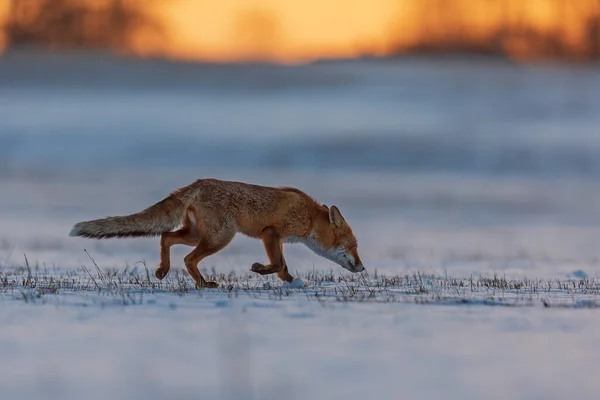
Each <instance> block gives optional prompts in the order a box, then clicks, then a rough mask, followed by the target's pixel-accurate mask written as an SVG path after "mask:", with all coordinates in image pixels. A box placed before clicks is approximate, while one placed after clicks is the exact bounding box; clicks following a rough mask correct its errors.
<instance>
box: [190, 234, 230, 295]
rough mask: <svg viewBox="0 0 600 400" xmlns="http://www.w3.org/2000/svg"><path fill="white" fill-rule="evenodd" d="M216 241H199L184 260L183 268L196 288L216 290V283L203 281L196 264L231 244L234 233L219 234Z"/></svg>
mask: <svg viewBox="0 0 600 400" xmlns="http://www.w3.org/2000/svg"><path fill="white" fill-rule="evenodd" d="M218 236H219V237H218V240H215V239H214V238H213V240H211V241H210V242H209V241H207V240H206V239H202V240H200V243H198V245H197V246H196V248H195V249H194V250H192V251H191V252H190V253H189V254H188V255H187V256H185V258H184V260H183V261H184V263H185V266H186V268H187V270H188V273H189V274H190V276H191V277H192V279H193V280H194V282H196V285H197V286H198V287H204V288H218V287H219V285H218V284H217V283H216V282H208V281H206V280H205V279H204V277H203V276H202V274H201V273H200V270H199V269H198V263H199V262H200V261H202V259H203V258H206V257H208V256H210V255H211V254H215V253H216V252H218V251H219V250H221V249H223V248H224V247H225V246H227V245H228V244H229V242H231V240H232V239H233V237H234V236H235V231H234V230H231V231H227V232H221V234H220V235H218Z"/></svg>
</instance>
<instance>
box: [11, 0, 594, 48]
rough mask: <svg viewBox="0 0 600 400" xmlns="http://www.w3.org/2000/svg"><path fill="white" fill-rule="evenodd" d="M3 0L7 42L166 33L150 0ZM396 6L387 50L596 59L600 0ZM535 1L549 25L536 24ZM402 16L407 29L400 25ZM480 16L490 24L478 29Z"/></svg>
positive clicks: (81, 43) (455, 0) (102, 43)
mask: <svg viewBox="0 0 600 400" xmlns="http://www.w3.org/2000/svg"><path fill="white" fill-rule="evenodd" d="M8 1H10V7H9V14H8V18H7V20H6V22H5V24H4V26H3V31H4V37H5V40H6V43H7V44H8V46H9V47H18V46H38V47H59V48H106V49H111V50H121V51H134V49H133V48H134V42H135V39H136V37H137V35H139V34H140V32H142V31H143V32H144V34H146V35H147V34H148V33H151V34H152V35H154V36H153V38H154V40H161V39H162V38H164V27H163V26H162V25H161V22H160V19H159V18H158V16H157V15H156V14H152V13H151V12H150V9H151V5H152V3H153V2H154V0H8ZM165 4H166V3H164V2H163V3H161V6H162V7H165ZM398 5H399V10H400V11H399V12H398V15H397V16H396V17H395V19H394V21H393V23H392V26H393V28H392V29H391V31H390V32H389V33H388V35H387V36H388V40H389V42H390V43H391V46H390V50H389V52H388V53H389V54H391V55H393V54H400V53H407V52H429V53H444V52H461V53H465V52H466V53H481V54H490V55H509V56H517V58H518V57H525V58H532V57H537V58H564V59H569V58H570V59H600V0H577V1H574V0H538V1H536V2H531V1H526V0H398ZM536 7H537V9H536ZM540 7H543V8H544V12H545V13H546V18H547V19H550V20H551V21H550V22H551V23H550V24H548V23H546V24H544V25H543V26H540V24H539V21H537V22H536V13H537V14H539V12H540ZM343 12H344V11H343V10H340V13H343ZM490 16H491V18H490ZM408 18H410V19H411V21H410V25H411V26H412V27H413V29H412V30H411V32H407V30H405V29H404V27H405V26H407V24H406V22H407V19H408ZM246 19H247V18H246ZM482 21H485V24H487V25H488V26H487V27H484V29H482V27H481V25H482ZM275 22H277V21H275ZM546 22H548V21H546ZM274 26H275V25H274ZM415 26H416V31H415V29H414V27H415ZM271 28H272V27H271ZM263 31H264V29H263ZM261 32H262V31H261ZM265 35H266V36H268V37H270V36H272V35H271V33H269V32H267V33H264V32H263V36H265ZM250 39H252V38H249V39H248V40H250Z"/></svg>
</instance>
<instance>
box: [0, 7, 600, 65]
mask: <svg viewBox="0 0 600 400" xmlns="http://www.w3.org/2000/svg"><path fill="white" fill-rule="evenodd" d="M9 1H10V0H0V23H1V22H2V20H3V15H6V14H7V11H8V7H7V5H8V4H9ZM95 1H97V2H100V1H103V0H95ZM136 1H140V4H143V3H142V2H141V0H136ZM577 3H578V4H577V7H575V6H572V5H568V4H570V3H569V2H568V1H567V0H564V4H567V6H564V7H562V8H561V6H560V1H556V0H528V1H527V2H523V1H510V0H497V1H489V0H486V1H484V0H352V1H351V2H348V1H347V0H327V1H323V0H303V1H297V0H260V1H259V0H219V1H213V0H177V1H168V2H167V1H161V2H156V3H151V2H150V3H148V4H153V6H152V7H151V9H150V12H151V14H152V15H155V16H156V17H157V19H158V20H159V21H160V22H161V23H162V25H163V26H164V28H165V37H164V38H162V39H161V40H157V38H156V36H153V35H151V34H148V33H146V32H144V31H140V32H138V33H137V34H136V35H135V37H134V40H133V41H132V43H131V44H130V47H131V49H130V50H131V51H133V52H134V53H136V54H138V55H141V56H160V57H168V58H175V59H187V60H205V61H229V62H235V61H246V60H269V61H278V62H284V63H294V62H302V61H310V60H314V59H319V58H342V57H356V56H361V55H365V54H368V55H387V54H390V53H391V52H393V51H398V50H402V49H410V48H414V47H419V46H421V47H426V48H427V47H432V46H433V47H435V46H439V47H440V48H443V46H448V44H450V45H453V44H456V43H470V44H471V45H472V46H474V47H477V46H480V47H484V46H489V43H491V42H492V41H493V40H499V39H498V38H497V35H498V33H497V32H502V29H503V27H504V25H507V24H508V26H511V27H512V28H513V29H515V28H514V26H517V30H518V29H521V28H519V26H520V25H519V24H522V25H524V24H526V25H527V29H529V31H527V30H526V29H525V28H523V29H521V30H520V31H519V30H518V32H521V33H519V34H517V35H513V36H511V37H502V38H501V39H502V40H503V42H502V46H503V49H504V50H505V51H507V52H508V53H509V54H510V55H512V56H514V57H516V58H521V57H522V58H527V57H531V56H535V54H542V55H543V54H545V53H550V52H551V51H553V48H549V47H548V46H550V45H548V43H547V42H548V41H546V42H544V41H543V40H540V39H539V38H538V37H537V36H535V35H533V34H532V33H531V31H534V32H538V33H539V34H540V35H548V34H553V35H555V36H556V37H559V38H560V40H562V41H563V47H564V46H567V47H568V49H567V50H568V51H569V52H572V53H573V54H577V53H578V52H579V53H580V52H582V51H584V47H583V44H582V43H583V41H584V40H588V38H586V35H589V29H590V28H589V26H588V25H586V24H588V23H589V19H588V18H589V16H593V15H600V5H598V2H596V0H579V1H578V2H577ZM599 29H600V28H599ZM538 33H536V34H538ZM494 35H496V36H494ZM525 35H529V36H530V37H525ZM540 37H542V36H540ZM532 38H533V39H532ZM536 40H537V42H536ZM599 42H600V39H599ZM2 43H3V40H2V37H1V36H0V49H1V48H2ZM547 47H548V48H547Z"/></svg>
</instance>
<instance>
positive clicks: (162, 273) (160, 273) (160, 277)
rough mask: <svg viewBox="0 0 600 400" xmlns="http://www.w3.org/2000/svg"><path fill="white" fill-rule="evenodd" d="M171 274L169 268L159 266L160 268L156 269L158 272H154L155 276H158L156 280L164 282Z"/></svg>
mask: <svg viewBox="0 0 600 400" xmlns="http://www.w3.org/2000/svg"><path fill="white" fill-rule="evenodd" d="M168 273H169V268H165V267H162V266H159V267H158V268H156V271H154V276H156V278H157V279H158V280H161V281H162V280H163V278H164V277H165V276H167V274H168Z"/></svg>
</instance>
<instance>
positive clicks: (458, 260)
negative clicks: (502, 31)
mask: <svg viewBox="0 0 600 400" xmlns="http://www.w3.org/2000/svg"><path fill="white" fill-rule="evenodd" d="M598 93H600V73H598V70H597V69H594V68H588V67H573V68H568V67H565V66H554V67H525V66H515V65H510V64H508V63H500V62H493V61H484V60H467V61H465V60H462V61H461V60H446V61H445V63H444V64H437V63H436V62H435V61H431V60H429V61H427V60H418V59H403V60H389V61H385V62H379V61H364V62H354V63H352V62H346V63H322V64H316V65H310V66H301V67H268V66H206V65H204V66H203V65H195V64H172V63H166V62H160V61H155V62H137V61H132V60H129V61H123V60H118V59H115V58H111V57H107V56H105V55H93V54H91V55H90V54H88V55H85V56H69V55H61V56H52V57H48V56H40V55H36V54H24V55H23V54H21V55H18V54H17V55H9V56H4V57H2V58H0V397H2V398H19V399H37V398H52V399H54V398H56V399H58V398H60V399H63V398H64V399H79V398H86V399H88V398H91V399H95V398H98V399H105V398H115V399H132V398H140V399H159V398H175V399H177V398H181V399H187V398H206V399H213V398H215V399H216V398H219V399H275V398H290V399H303V398H315V399H321V398H324V399H338V398H339V399H364V398H366V397H369V398H411V399H413V398H419V399H437V398H450V399H466V398H468V399H481V398H486V399H487V398H498V399H506V398H515V399H518V398H544V399H554V398H556V399H563V398H567V397H572V396H576V397H577V398H581V399H593V398H597V393H598V392H599V390H600V383H598V379H597V375H598V374H597V365H599V361H600V359H599V358H600V352H598V351H596V350H595V348H596V345H597V343H598V334H597V332H599V331H600V323H599V322H598V321H599V319H598V313H599V312H600V310H599V309H598V308H597V306H598V305H599V304H600V295H599V292H600V281H599V277H600V258H599V257H600V253H599V252H598V245H597V244H598V238H600V207H599V206H598V204H600V187H599V186H598V184H597V182H598V177H600V162H599V161H598V160H600V146H599V145H598V138H599V136H598V134H597V133H598V132H599V131H600V130H599V128H600V119H599V114H598V112H597V110H598V109H600V96H599V95H598ZM199 177H217V178H222V179H234V180H242V181H248V182H254V183H259V184H265V185H286V186H295V187H298V188H300V189H303V190H305V191H306V192H308V193H309V194H311V195H312V196H314V197H315V198H316V199H318V200H319V201H321V202H323V203H325V204H328V205H331V204H336V205H338V206H339V207H340V209H341V211H342V213H343V214H344V215H345V217H346V219H347V220H348V221H349V222H350V224H351V225H352V227H353V228H354V231H355V233H356V236H357V238H358V240H359V253H360V254H361V258H362V259H363V262H364V264H365V266H366V267H367V272H368V275H366V276H361V277H360V279H358V278H357V276H355V275H350V274H348V273H346V272H344V270H343V269H342V268H341V267H338V266H336V265H334V264H332V263H330V262H329V261H327V260H324V259H322V258H319V257H318V256H315V255H314V254H312V253H311V252H310V251H309V250H307V249H305V248H303V247H302V246H300V245H289V246H286V247H285V253H286V259H287V261H288V264H289V265H290V267H291V270H292V273H293V274H294V275H295V276H301V277H302V279H303V280H304V281H305V283H306V284H307V286H305V287H304V288H301V289H286V288H284V289H281V288H280V286H279V285H280V284H279V283H278V282H276V281H272V282H271V283H270V288H268V289H265V287H264V281H263V280H262V279H261V278H260V277H256V276H253V275H250V274H249V268H250V266H251V265H252V263H254V262H256V261H259V262H264V261H266V260H265V254H264V250H263V248H262V245H261V243H260V242H258V241H256V240H252V239H248V238H244V237H236V238H235V239H234V241H233V242H232V244H231V245H230V246H229V247H227V248H226V249H225V250H224V251H222V252H220V253H218V254H216V255H214V256H211V257H209V258H207V259H206V260H205V261H203V263H202V268H203V269H204V270H205V273H206V274H209V275H210V274H213V272H212V271H213V268H214V273H216V274H218V275H219V276H217V277H216V279H217V280H218V281H219V282H221V284H222V285H221V288H220V289H218V290H203V291H198V290H195V289H194V288H193V287H191V281H190V279H189V278H188V277H187V275H186V274H185V273H183V272H182V271H181V266H182V259H183V256H184V255H185V254H186V251H189V249H186V248H184V247H176V248H174V249H173V251H172V259H173V266H174V268H175V269H174V272H175V273H172V274H171V275H170V276H169V280H168V281H167V282H166V283H159V282H157V281H156V280H155V279H154V278H152V271H153V269H154V268H155V267H156V263H157V261H158V240H157V239H156V238H150V239H137V240H106V241H93V240H85V239H80V238H70V237H68V236H67V235H68V232H69V231H70V229H71V226H72V225H73V224H74V223H76V222H79V221H81V220H87V219H92V218H98V217H104V216H107V215H119V214H129V213H132V212H136V211H139V210H141V209H142V208H145V207H147V206H148V205H150V204H152V203H154V202H156V201H158V200H160V199H161V198H163V197H164V196H165V195H166V194H167V193H169V192H170V191H171V190H174V189H176V188H178V187H180V186H183V185H187V184H189V183H190V182H192V181H193V180H194V179H197V178H199ZM84 249H86V250H87V251H88V252H89V254H90V255H91V256H92V257H93V258H94V260H95V262H96V263H97V265H98V267H96V266H95V265H94V263H93V262H92V261H91V260H90V258H89V257H88V254H87V253H86V252H85V251H84ZM25 257H26V258H27V261H26V260H25ZM27 264H28V265H29V267H27ZM84 266H85V267H84ZM146 268H147V269H146ZM147 270H148V273H147V272H146V271H147ZM230 274H232V275H230Z"/></svg>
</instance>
